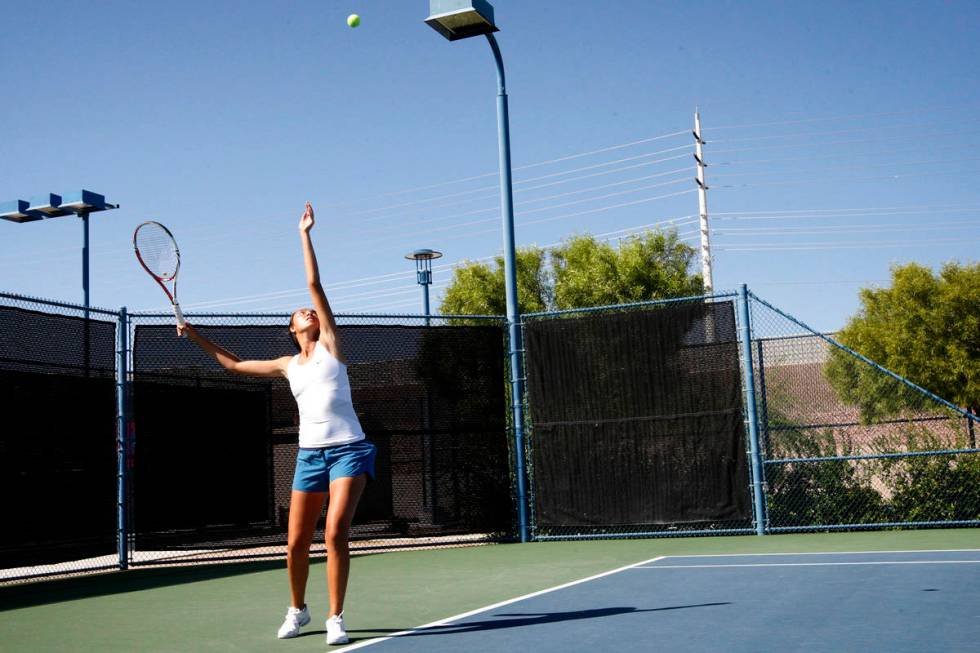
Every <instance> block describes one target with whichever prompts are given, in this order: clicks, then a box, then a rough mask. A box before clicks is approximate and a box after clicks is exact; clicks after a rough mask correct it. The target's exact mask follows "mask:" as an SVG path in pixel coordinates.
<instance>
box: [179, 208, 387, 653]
mask: <svg viewBox="0 0 980 653" xmlns="http://www.w3.org/2000/svg"><path fill="white" fill-rule="evenodd" d="M313 223H314V218H313V207H312V206H310V203H309V202H307V203H306V211H305V212H304V213H303V217H302V218H301V219H300V222H299V234H300V242H301V243H302V246H303V263H304V266H305V268H306V282H307V284H308V285H309V289H310V295H311V297H312V299H313V308H301V309H299V310H298V311H296V312H294V313H293V314H292V316H291V317H290V319H289V333H290V336H291V337H292V339H293V342H294V343H295V344H296V346H297V348H298V349H299V353H298V354H296V355H295V356H283V357H281V358H276V359H274V360H264V361H243V360H241V359H239V358H238V357H237V356H235V355H234V354H232V353H231V352H229V351H226V350H225V349H222V348H221V347H219V346H218V345H215V344H214V343H212V342H211V341H210V340H208V339H207V338H205V337H204V336H202V335H201V334H200V333H198V332H197V330H196V329H194V327H192V326H191V325H189V324H188V325H186V326H185V327H183V328H181V327H178V332H180V333H184V332H186V334H187V335H188V336H189V337H190V338H191V339H192V340H193V341H194V342H196V343H197V344H198V345H199V346H200V347H201V348H202V349H203V350H204V351H206V352H207V353H208V354H210V355H211V356H213V357H214V358H215V359H216V360H217V361H218V363H220V364H221V366H222V367H224V368H225V369H226V370H228V371H230V372H234V373H237V374H245V375H248V376H280V375H281V376H285V377H286V378H287V379H289V387H290V389H291V390H292V392H293V396H294V397H296V403H297V405H298V406H299V415H300V424H299V454H298V456H297V459H296V472H295V476H294V478H293V491H292V495H291V498H290V505H289V541H288V545H287V565H288V569H289V590H290V594H291V598H292V605H291V606H290V607H289V609H288V610H287V612H286V619H285V621H283V624H282V626H281V627H280V628H279V638H280V639H285V638H288V637H295V636H296V635H298V634H299V629H300V628H301V627H302V626H305V625H306V624H308V623H309V622H310V613H309V611H308V609H307V607H306V580H307V577H308V576H309V571H310V544H312V542H313V531H314V529H315V528H316V522H317V519H318V518H319V517H320V513H321V511H322V510H323V505H324V503H325V502H326V503H327V521H326V544H327V587H328V589H329V592H330V614H329V615H328V617H327V644H346V643H347V642H348V638H347V632H346V631H345V629H344V619H343V614H344V595H345V593H346V591H347V578H348V575H349V572H350V550H349V548H348V545H347V538H348V534H349V531H350V525H351V520H352V519H353V518H354V510H355V509H356V508H357V502H358V500H359V499H360V498H361V493H362V491H363V490H364V486H365V485H366V484H367V477H368V475H371V476H372V477H373V476H374V456H375V451H376V449H375V446H374V445H373V444H371V443H370V442H368V441H366V440H365V439H364V431H363V430H362V429H361V425H360V422H359V421H358V419H357V415H356V414H355V413H354V408H353V406H352V403H351V391H350V381H349V379H348V377H347V366H346V363H345V360H344V355H343V352H342V350H341V343H340V338H339V334H338V333H337V324H336V322H335V321H334V316H333V313H332V312H331V311H330V304H328V303H327V297H326V295H325V294H324V292H323V287H322V286H321V285H320V272H319V268H318V267H317V262H316V254H315V253H314V252H313V242H312V241H311V240H310V230H311V229H312V228H313ZM328 498H329V502H328V501H327V500H328Z"/></svg>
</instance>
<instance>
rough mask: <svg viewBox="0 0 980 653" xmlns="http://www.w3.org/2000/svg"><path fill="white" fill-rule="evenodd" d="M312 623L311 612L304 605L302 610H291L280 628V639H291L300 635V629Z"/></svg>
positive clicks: (287, 612)
mask: <svg viewBox="0 0 980 653" xmlns="http://www.w3.org/2000/svg"><path fill="white" fill-rule="evenodd" d="M308 623H310V611H309V610H307V609H306V606H305V605H304V606H303V608H302V609H300V608H292V607H291V608H289V610H287V611H286V619H285V620H283V622H282V625H281V626H279V639H289V638H290V637H296V636H297V635H299V629H300V628H302V627H303V626H305V625H306V624H308Z"/></svg>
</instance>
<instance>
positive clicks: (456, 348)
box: [0, 295, 516, 583]
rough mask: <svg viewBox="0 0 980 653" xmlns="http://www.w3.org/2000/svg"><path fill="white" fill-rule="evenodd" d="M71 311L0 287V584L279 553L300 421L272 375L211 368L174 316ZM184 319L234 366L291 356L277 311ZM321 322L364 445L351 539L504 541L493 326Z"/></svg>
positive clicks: (509, 530) (389, 543)
mask: <svg viewBox="0 0 980 653" xmlns="http://www.w3.org/2000/svg"><path fill="white" fill-rule="evenodd" d="M87 313H88V316H89V319H87V320H86V319H85V315H86V311H85V309H82V308H80V307H77V306H72V305H69V304H63V303H58V302H49V301H45V300H39V299H32V298H24V297H19V296H16V295H0V321H2V326H3V327H4V333H5V334H6V335H7V338H6V339H5V340H4V341H2V343H0V376H2V378H3V381H4V392H3V393H2V394H0V401H2V402H3V403H2V407H3V409H4V411H3V413H4V415H5V428H4V429H3V436H2V438H0V447H2V448H0V454H2V455H0V461H2V465H3V474H2V479H3V484H4V485H3V489H4V492H3V501H4V502H5V506H4V507H5V510H4V514H5V515H7V518H8V525H7V528H6V529H5V530H6V532H7V533H10V535H8V536H7V537H5V538H4V543H3V546H2V548H0V555H2V560H0V562H2V563H3V564H2V571H0V583H7V582H18V581H23V580H25V579H29V578H37V577H44V576H63V575H70V574H72V573H76V572H82V571H91V570H97V569H111V568H126V567H128V566H140V565H173V564H184V563H192V562H201V561H212V562H213V561H219V560H237V559H243V558H253V557H281V556H284V554H285V545H286V541H287V523H288V512H289V499H290V492H291V486H292V475H293V469H294V466H295V459H296V453H297V434H298V426H299V425H298V411H297V410H296V404H295V400H294V399H293V396H292V393H291V391H290V389H289V384H288V381H287V380H286V379H284V378H283V379H278V378H248V377H243V376H238V375H232V374H229V373H227V372H226V371H224V370H223V369H222V368H220V366H219V365H218V364H217V363H216V362H215V361H214V360H213V359H211V358H210V357H209V356H207V355H206V354H205V353H204V352H202V351H201V350H200V349H199V348H197V347H196V346H195V345H194V344H193V343H191V342H190V341H188V340H187V339H182V338H179V337H177V335H176V331H175V327H174V320H173V315H171V314H133V315H126V314H125V313H117V312H115V311H107V310H104V309H90V310H89V311H88V312H87ZM187 317H188V319H189V320H190V321H192V322H193V323H194V324H195V325H196V326H197V328H198V330H199V331H200V332H201V333H203V334H204V335H206V336H207V337H208V338H209V339H211V340H212V341H214V342H216V343H218V344H220V345H221V346H222V347H224V348H226V349H228V350H230V351H232V352H234V353H235V354H237V355H238V356H240V357H241V358H242V359H268V358H275V357H279V356H282V355H291V354H293V353H295V346H294V344H293V343H292V341H291V339H290V338H289V335H288V328H287V325H288V321H289V316H288V315H243V314H234V315H217V314H209V315H196V316H195V315H188V316H187ZM337 322H338V325H339V330H340V335H341V339H342V342H343V346H344V351H345V355H346V358H347V359H348V373H349V376H350V381H351V389H352V397H353V401H354V406H355V408H356V410H357V412H358V417H359V419H360V421H361V423H362V426H363V428H364V431H365V433H366V435H367V437H368V439H370V440H371V441H372V442H374V444H375V445H376V446H377V448H378V454H377V459H376V477H375V479H374V480H372V481H371V482H369V483H368V486H367V488H366V490H365V494H364V495H363V497H362V499H361V502H360V503H359V506H358V511H357V513H356V515H355V519H354V524H353V527H352V533H351V548H352V550H354V551H355V552H357V551H372V550H381V549H392V548H403V547H414V548H417V547H432V546H462V545H473V544H480V543H486V542H495V541H501V540H506V539H509V538H511V537H513V533H514V531H515V519H516V518H515V511H514V503H513V499H512V496H513V492H512V478H511V474H510V468H511V465H510V451H509V444H508V436H509V433H508V429H507V426H506V417H505V399H504V389H505V384H504V366H505V360H504V359H505V355H504V340H505V330H504V328H503V325H502V321H501V319H500V318H497V317H493V316H463V317H439V316H433V317H428V318H426V317H424V316H388V315H375V316H338V317H337ZM119 325H124V326H123V327H122V328H119ZM120 335H123V336H125V338H124V340H123V341H119V340H118V337H119V336H120ZM120 353H121V356H120ZM117 375H118V378H117ZM119 388H121V389H122V390H121V391H118V390H119ZM123 406H125V409H123ZM120 415H123V416H125V422H123V421H122V419H121V418H120ZM120 435H122V436H125V437H119V436H120ZM323 527H324V518H323V516H321V519H320V521H319V523H318V524H317V534H316V537H315V543H314V548H313V552H312V553H313V555H314V556H316V555H324V554H325V546H324V545H323V539H324V538H323Z"/></svg>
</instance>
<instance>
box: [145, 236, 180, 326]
mask: <svg viewBox="0 0 980 653" xmlns="http://www.w3.org/2000/svg"><path fill="white" fill-rule="evenodd" d="M133 248H134V249H135V250H136V258H137V259H138V260H139V262H140V265H142V266H143V269H144V270H146V271H147V272H149V273H150V276H151V277H153V279H154V281H156V282H157V283H158V284H160V287H161V288H163V292H164V293H166V295H167V299H169V300H170V303H171V304H173V307H174V315H175V316H176V317H177V325H178V326H180V327H181V328H183V327H184V325H185V324H186V322H184V314H183V313H181V312H180V304H178V303H177V272H178V270H180V250H179V249H177V241H176V240H174V235H173V234H172V233H170V230H169V229H167V228H166V227H164V226H163V225H162V224H160V223H159V222H152V221H150V222H144V223H143V224H141V225H140V226H138V227H136V231H135V232H133ZM168 283H170V284H172V285H173V291H172V292H171V291H170V290H169V289H168V288H167V284H168ZM184 335H185V336H186V335H187V333H186V332H185V333H184Z"/></svg>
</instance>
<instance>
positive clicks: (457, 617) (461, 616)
mask: <svg viewBox="0 0 980 653" xmlns="http://www.w3.org/2000/svg"><path fill="white" fill-rule="evenodd" d="M665 557H666V556H657V557H656V558H650V559H649V560H642V561H640V562H637V563H634V564H632V565H626V566H625V567H620V568H619V569H613V570H611V571H604V572H602V573H601V574H596V575H595V576H589V577H588V578H580V579H579V580H573V581H572V582H570V583H565V584H564V585H558V586H556V587H549V588H547V589H543V590H539V591H537V592H532V593H531V594H525V595H524V596H518V597H517V598H513V599H507V600H506V601H501V602H500V603H494V604H493V605H488V606H485V607H482V608H477V609H476V610H470V611H469V612H464V613H462V614H457V615H455V616H453V617H446V618H445V619H440V620H439V621H433V622H431V623H427V624H425V625H424V626H416V627H415V628H409V629H408V630H402V631H399V632H397V633H392V634H391V635H386V636H384V637H376V638H374V639H369V640H366V641H363V642H358V643H357V644H353V645H351V646H345V647H344V648H342V649H338V650H341V651H353V650H354V649H356V648H363V647H365V646H370V645H372V644H378V643H380V642H383V641H385V640H388V639H392V638H394V637H400V636H402V635H408V634H411V633H415V632H418V631H420V630H425V629H426V628H434V627H435V626H444V625H446V624H448V623H450V622H453V621H458V620H460V619H465V618H466V617H472V616H473V615H475V614H480V613H481V612H487V611H488V610H494V609H496V608H499V607H502V606H505V605H510V604H511V603H517V602H518V601H524V600H525V599H531V598H534V597H535V596H541V595H542V594H548V593H549V592H556V591H558V590H561V589H565V588H566V587H572V586H573V585H579V584H581V583H587V582H589V581H590V580H596V579H597V578H602V577H603V576H611V575H612V574H618V573H619V572H621V571H626V570H627V569H633V568H634V567H637V566H638V565H647V564H650V563H651V562H656V561H658V560H663V559H664V558H665ZM646 568H647V569H652V567H646Z"/></svg>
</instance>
